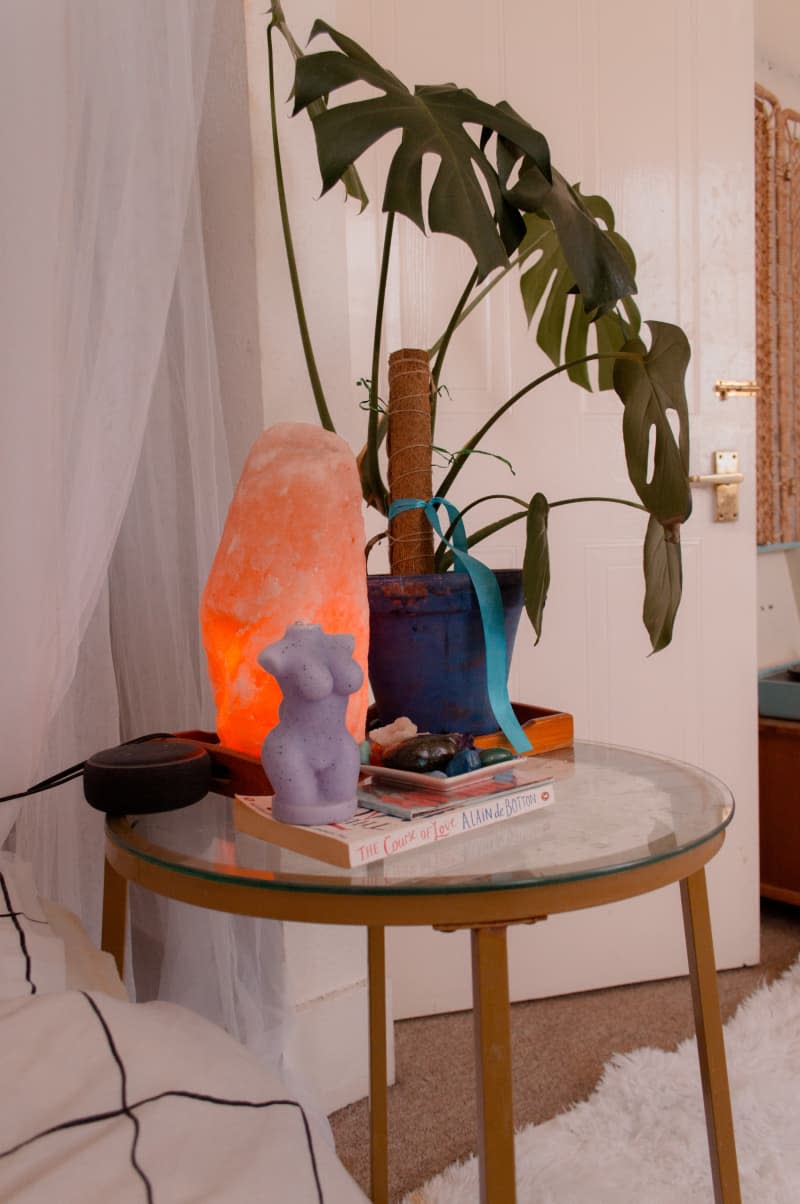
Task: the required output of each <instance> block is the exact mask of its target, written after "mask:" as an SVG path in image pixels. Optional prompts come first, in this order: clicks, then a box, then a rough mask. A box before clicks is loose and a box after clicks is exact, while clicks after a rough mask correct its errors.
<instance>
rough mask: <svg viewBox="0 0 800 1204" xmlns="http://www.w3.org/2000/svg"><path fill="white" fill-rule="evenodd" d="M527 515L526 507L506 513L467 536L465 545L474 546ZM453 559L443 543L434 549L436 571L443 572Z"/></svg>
mask: <svg viewBox="0 0 800 1204" xmlns="http://www.w3.org/2000/svg"><path fill="white" fill-rule="evenodd" d="M515 500H516V499H515ZM527 516H528V510H527V507H526V509H524V510H520V511H519V512H518V513H517V514H507V515H506V516H505V518H499V519H497V521H496V522H493V523H488V524H487V526H485V527H481V528H480V530H478V531H475V532H474V534H473V535H470V536H468V538H467V547H468V548H471V547H474V545H475V544H476V543H480V542H481V540H483V539H487V538H488V537H489V536H490V535H494V533H495V531H502V530H503V528H504V527H509V526H510V525H511V524H512V523H516V522H518V521H519V519H521V518H527ZM453 559H454V557H453V553H452V552H451V551H450V549H449V548H447V547H445V546H444V545H443V544H440V545H439V547H438V548H437V549H436V571H437V573H443V572H445V571H446V570H447V569H448V568H449V567H450V565H451V564H452V563H453Z"/></svg>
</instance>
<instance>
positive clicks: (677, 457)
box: [614, 322, 692, 528]
mask: <svg viewBox="0 0 800 1204" xmlns="http://www.w3.org/2000/svg"><path fill="white" fill-rule="evenodd" d="M647 326H648V327H649V330H650V334H651V346H650V350H649V351H648V350H647V348H646V347H645V345H644V343H643V342H642V340H641V339H639V338H636V339H632V340H631V341H630V342H628V343H626V344H625V345H624V346H623V348H622V351H623V353H632V354H635V355H636V357H637V358H636V359H618V360H617V362H616V365H615V367H614V388H615V389H616V391H617V393H618V394H619V397H620V399H621V401H622V403H623V405H624V406H625V413H624V415H623V419H622V438H623V441H624V444H625V458H626V460H627V463H628V475H629V477H630V479H631V483H632V485H633V487H634V489H635V490H636V492H637V493H638V495H639V497H640V498H641V500H642V502H643V503H644V505H645V507H646V508H647V509H648V510H649V511H650V513H651V514H652V515H653V516H654V517H655V518H657V519H658V521H659V522H660V523H661V524H662V526H664V527H667V528H669V527H672V526H674V525H675V524H676V523H682V522H683V521H684V520H685V519H687V518H688V517H689V514H690V513H691V509H692V499H691V493H690V489H689V477H688V471H689V411H688V406H687V404H686V392H685V390H684V377H685V375H686V369H687V367H688V364H689V356H690V350H689V340H688V339H687V338H686V335H685V334H684V333H683V331H682V330H681V329H680V327H679V326H673V325H671V324H670V323H669V322H648V323H647ZM670 410H672V411H674V413H675V415H676V419H677V422H678V438H677V440H676V438H675V435H674V434H673V430H672V426H671V425H670V420H669V412H670Z"/></svg>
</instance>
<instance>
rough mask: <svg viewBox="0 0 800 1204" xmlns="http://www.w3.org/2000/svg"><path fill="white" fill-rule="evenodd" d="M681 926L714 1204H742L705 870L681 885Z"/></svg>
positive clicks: (701, 870) (691, 876) (700, 870)
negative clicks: (689, 982) (700, 1080)
mask: <svg viewBox="0 0 800 1204" xmlns="http://www.w3.org/2000/svg"><path fill="white" fill-rule="evenodd" d="M681 904H682V906H683V926H684V930H685V933H686V951H687V953H688V955H689V976H690V979H691V984H692V1002H693V1004H694V1020H695V1030H696V1032H697V1053H698V1056H699V1058H700V1077H701V1079H702V1083H703V1103H704V1105H705V1110H706V1129H707V1130H708V1149H709V1153H710V1156H711V1175H712V1178H713V1181H714V1200H715V1201H716V1204H741V1199H742V1197H741V1192H740V1188H739V1168H738V1165H737V1162H736V1141H735V1138H734V1134H733V1115H732V1113H731V1097H730V1090H729V1087H728V1067H727V1063H726V1060H725V1041H724V1037H723V1035H722V1020H721V1018H720V1012H719V992H718V990H717V970H716V963H715V961H714V945H713V940H712V936H711V918H710V915H709V910H708V892H707V890H706V875H705V870H704V869H702V868H701V869H699V870H697V871H696V873H694V874H690V875H689V877H688V878H685V879H683V881H682V882H681Z"/></svg>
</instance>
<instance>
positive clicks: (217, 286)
mask: <svg viewBox="0 0 800 1204" xmlns="http://www.w3.org/2000/svg"><path fill="white" fill-rule="evenodd" d="M198 161H199V170H200V191H201V197H202V210H203V236H204V239H205V247H206V269H207V272H208V287H209V294H210V298H211V311H212V315H213V321H214V336H215V340H216V345H217V364H218V370H219V381H220V389H221V395H222V401H223V412H224V417H225V430H226V434H227V437H228V446H229V452H230V461H231V472H232V475H233V479H234V481H235V480H236V478H237V477H238V475H239V472H240V470H241V467H242V464H243V462H244V458H245V456H246V455H247V451H248V448H249V447H250V444H251V443H252V441H253V439H254V438H255V437H256V435H257V434H258V432H259V431H260V430H261V428H262V425H263V423H262V404H261V361H260V349H259V334H258V309H257V305H256V253H255V215H254V211H253V173H252V166H251V159H250V131H249V125H248V100H247V72H246V58H245V47H244V16H243V13H242V10H241V8H240V6H239V5H237V4H225V3H220V4H217V10H216V21H215V25H214V33H213V37H212V43H211V52H210V57H209V64H208V76H207V81H206V96H205V106H204V109H203V119H202V123H201V127H200V136H199V142H198Z"/></svg>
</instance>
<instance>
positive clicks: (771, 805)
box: [758, 718, 800, 904]
mask: <svg viewBox="0 0 800 1204" xmlns="http://www.w3.org/2000/svg"><path fill="white" fill-rule="evenodd" d="M758 778H759V845H760V850H761V853H760V857H761V894H762V895H764V896H765V897H766V898H768V899H779V900H780V901H781V902H783V903H794V904H800V722H798V721H795V720H792V719H767V718H761V719H759V721H758Z"/></svg>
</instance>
